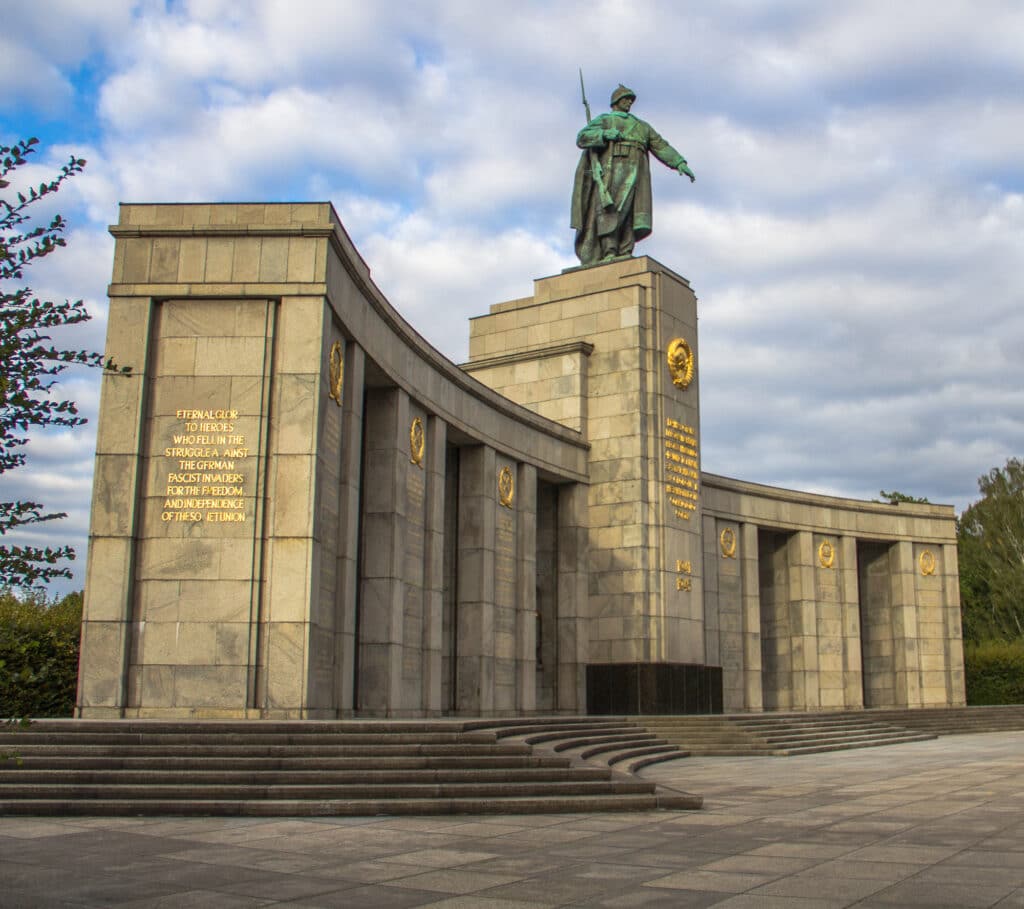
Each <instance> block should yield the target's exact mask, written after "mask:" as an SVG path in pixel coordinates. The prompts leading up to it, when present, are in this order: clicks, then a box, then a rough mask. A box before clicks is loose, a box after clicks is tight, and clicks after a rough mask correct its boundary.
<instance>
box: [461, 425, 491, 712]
mask: <svg viewBox="0 0 1024 909" xmlns="http://www.w3.org/2000/svg"><path fill="white" fill-rule="evenodd" d="M496 485H497V484H496V472H495V452H494V449H493V448H489V447H488V446H486V445H477V446H473V447H466V448H460V449H459V541H458V553H459V556H458V609H457V622H456V635H457V638H458V639H457V643H456V651H457V653H458V657H457V667H456V691H455V709H456V712H458V713H469V714H480V715H487V714H489V713H492V712H493V711H494V528H495V510H496V509H497V507H498V503H497V494H496Z"/></svg>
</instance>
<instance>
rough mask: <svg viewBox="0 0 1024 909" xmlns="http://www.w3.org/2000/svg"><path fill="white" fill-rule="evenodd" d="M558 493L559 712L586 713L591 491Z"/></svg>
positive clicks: (573, 487)
mask: <svg viewBox="0 0 1024 909" xmlns="http://www.w3.org/2000/svg"><path fill="white" fill-rule="evenodd" d="M558 493H559V494H558V631H557V633H558V691H557V709H558V710H560V711H564V712H577V711H578V712H583V711H585V710H586V663H587V644H588V640H589V627H588V619H589V615H588V609H587V602H588V601H587V595H588V576H587V561H588V557H589V553H588V547H587V527H588V519H587V487H586V486H584V485H583V484H581V483H572V484H567V485H565V486H561V487H559V490H558Z"/></svg>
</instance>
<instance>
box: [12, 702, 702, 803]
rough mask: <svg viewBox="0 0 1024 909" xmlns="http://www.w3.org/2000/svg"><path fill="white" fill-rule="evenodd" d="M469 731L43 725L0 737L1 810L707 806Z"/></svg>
mask: <svg viewBox="0 0 1024 909" xmlns="http://www.w3.org/2000/svg"><path fill="white" fill-rule="evenodd" d="M466 725H469V724H466ZM472 725H473V728H465V726H464V724H462V723H460V722H445V723H424V724H416V723H409V722H396V723H394V724H393V725H392V724H389V723H387V722H382V721H376V722H371V723H364V722H359V721H356V722H353V723H351V724H348V723H346V722H343V721H339V722H330V723H323V722H310V723H302V722H295V721H289V722H281V723H278V722H274V723H265V724H264V723H259V722H247V721H246V722H239V723H231V722H224V721H199V722H187V721H183V722H180V723H176V722H165V721H160V722H152V721H96V720H93V721H87V722H82V723H78V722H76V721H43V722H40V723H34V724H33V725H32V726H31V727H30V728H29V729H27V730H23V731H16V732H11V733H10V734H9V735H4V736H3V738H0V750H5V751H10V752H14V753H16V754H17V756H18V760H16V761H13V760H12V761H7V762H4V763H2V764H0V814H55V815H66V814H93V815H132V814H141V815H167V814H172V815H252V816H289V815H291V816H298V817H302V816H315V815H376V814H450V813H456V814H466V813H469V814H484V813H487V814H491V813H501V812H507V813H531V812H559V811H572V812H599V811H612V810H623V811H640V810H650V809H654V808H658V807H661V808H666V807H667V808H674V809H693V808H698V807H700V799H699V797H695V796H688V795H686V794H676V793H667V792H665V791H663V790H661V789H659V788H658V787H657V786H656V785H655V784H654V783H651V782H648V781H644V780H640V779H638V778H636V777H632V776H629V775H627V774H623V773H615V772H613V771H612V770H611V769H609V768H607V767H604V768H601V767H594V766H587V765H583V764H580V763H579V762H577V761H573V760H570V759H569V758H567V757H562V756H558V755H555V754H551V753H538V752H537V751H535V749H534V748H533V747H532V746H531V745H530V743H529V742H526V741H523V740H521V739H519V740H509V739H505V740H504V741H499V740H498V735H497V734H496V732H495V731H494V730H493V729H485V728H480V724H472ZM509 725H522V721H516V722H515V723H510V724H509ZM610 728H612V727H610V726H609V725H608V724H600V723H599V724H593V723H589V722H584V721H583V718H581V719H580V722H579V729H578V731H579V732H580V733H581V734H583V735H585V736H590V737H595V736H598V734H599V731H600V732H603V733H605V734H606V735H607V734H608V733H609V730H610ZM620 729H621V727H617V728H616V732H612V733H611V737H612V738H614V737H615V736H616V734H621V732H620V731H619V730H620ZM549 731H550V730H549ZM626 741H631V736H624V737H623V743H624V744H625V742H626ZM634 744H635V743H634Z"/></svg>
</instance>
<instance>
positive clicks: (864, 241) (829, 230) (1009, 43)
mask: <svg viewBox="0 0 1024 909" xmlns="http://www.w3.org/2000/svg"><path fill="white" fill-rule="evenodd" d="M1021 47H1024V6H1022V5H1021V4H1020V3H1018V2H995V0H991V2H970V3H968V2H957V0H943V2H941V3H934V2H919V0H901V2H900V3H898V4H894V3H891V2H874V0H858V2H849V3H847V2H835V3H829V4H823V3H820V2H810V0H806V2H805V0H773V2H757V0H744V2H740V0H724V2H716V3H697V2H668V0H666V2H657V0H634V2H630V3H625V2H611V0H606V2H591V3H577V2H553V3H552V2H545V3H540V2H523V3H518V4H515V5H514V6H513V5H502V6H501V7H498V6H494V7H489V6H487V5H484V4H480V3H478V2H463V0H438V2H422V3H417V2H409V3H402V4H376V5H374V4H366V3H355V2H339V0H329V2H327V0H325V2H312V0H310V2H301V0H291V2H251V3H237V2H226V0H195V2H174V3H166V2H155V0H154V2H137V3H136V2H128V0H124V2H120V0H104V2H103V3H90V2H85V0H81V2H70V0H66V2H58V0H39V2H37V3H34V4H21V5H17V6H15V7H14V8H12V9H10V10H5V12H4V31H3V34H2V35H0V84H3V85H4V86H5V90H4V92H3V94H2V95H0V136H2V137H3V141H5V142H7V141H8V140H11V139H14V138H17V137H25V136H28V135H37V136H39V138H40V139H41V140H43V142H44V145H45V147H44V148H43V150H42V151H41V153H40V155H39V156H38V158H37V160H36V162H35V163H34V164H33V168H32V169H31V171H30V172H29V173H28V174H27V176H29V177H32V178H34V179H36V180H37V181H38V179H39V178H41V176H42V175H44V174H45V173H47V172H49V171H52V170H53V168H54V167H55V165H56V164H57V163H59V162H61V161H62V160H64V159H66V157H67V156H68V155H69V154H71V153H72V152H73V153H75V154H77V155H81V156H83V157H85V158H87V159H88V161H89V164H88V167H87V168H86V173H85V174H84V175H82V176H81V177H78V178H76V179H75V180H74V181H73V182H72V183H71V184H69V185H68V186H67V188H66V189H65V190H63V191H62V192H61V193H60V196H59V198H58V200H57V202H58V204H57V206H56V207H57V209H58V210H60V211H61V212H62V213H63V214H64V215H65V217H67V218H68V219H69V220H70V221H71V224H72V231H71V234H70V241H71V243H70V246H69V247H68V248H67V249H66V250H63V251H62V252H61V253H60V254H59V255H58V256H54V257H52V258H51V259H49V260H47V261H46V262H45V263H42V264H41V265H40V266H39V267H38V268H37V269H35V270H34V271H33V273H31V275H30V281H31V283H32V285H33V287H34V289H35V290H36V291H37V292H39V293H40V294H47V295H49V296H50V297H51V298H56V299H64V298H66V297H71V298H78V297H81V298H84V299H85V300H86V301H87V303H88V305H89V307H90V309H91V310H92V312H93V313H94V315H95V320H94V321H93V322H92V323H90V324H89V325H88V326H86V327H84V328H79V329H77V330H76V331H75V332H74V334H73V335H72V336H71V339H70V343H73V344H75V345H76V346H88V345H92V346H93V347H95V348H101V347H102V345H103V337H104V331H105V314H106V303H105V287H106V283H107V282H108V281H109V276H110V268H111V255H112V248H113V244H112V241H111V238H110V237H109V235H108V234H107V232H106V228H107V225H109V224H111V223H114V222H115V221H116V219H117V203H118V202H119V201H130V202H143V201H199V200H202V201H248V200H253V201H257V200H261V201H262V200H266V201H275V200H283V199H315V200H321V199H329V200H330V201H332V202H333V203H334V205H335V207H336V208H337V210H338V212H339V214H340V215H341V217H342V220H343V221H344V222H345V224H346V227H347V228H348V230H349V233H350V234H351V235H352V237H353V239H354V240H355V242H356V244H357V246H358V247H359V249H360V251H361V252H362V254H363V256H364V258H365V259H366V261H367V262H368V263H369V265H370V268H371V269H372V272H373V276H374V279H375V280H376V282H377V283H378V285H379V286H380V287H381V288H382V289H383V290H384V292H385V293H386V294H387V295H388V297H389V299H390V300H391V302H392V303H393V304H394V305H395V306H396V307H397V308H398V309H399V310H400V311H401V312H402V313H403V314H404V315H405V316H406V318H407V319H408V320H409V321H410V322H411V323H412V324H413V325H414V326H415V327H416V328H417V329H418V330H420V331H421V332H422V333H423V334H424V335H425V336H426V337H427V338H428V339H429V340H430V341H431V342H432V343H433V344H435V346H437V347H438V348H439V349H440V350H441V351H442V352H444V353H445V354H447V355H448V356H450V357H451V358H452V359H453V360H456V361H462V360H463V359H465V356H466V346H467V326H466V320H467V318H468V317H470V316H472V315H478V314H480V313H483V312H485V311H486V309H487V307H488V305H489V304H491V303H494V302H497V301H500V300H504V299H510V298H513V297H521V296H525V295H527V294H529V293H530V292H531V287H532V283H531V282H532V280H533V279H534V278H536V277H542V276H544V275H548V274H552V273H555V272H557V271H559V270H560V269H561V268H564V267H566V266H568V265H572V264H574V263H575V260H574V258H573V253H572V234H571V232H570V230H569V227H568V215H569V211H568V209H569V205H568V203H569V192H570V188H571V182H572V175H573V171H574V169H575V166H576V160H577V151H576V149H575V145H574V138H575V133H576V131H577V130H578V129H579V128H580V127H581V126H582V120H583V108H582V105H581V104H580V100H579V96H578V81H577V79H578V77H577V67H579V66H582V68H583V71H584V74H585V76H586V80H587V90H588V95H589V98H590V102H591V106H592V108H593V111H594V113H597V112H598V111H600V110H603V109H606V108H607V103H608V96H609V94H610V93H611V90H612V89H613V88H614V87H615V86H616V84H617V83H618V82H620V81H621V82H624V83H626V84H627V85H629V86H630V87H632V88H633V89H634V90H635V91H636V92H637V95H638V100H637V103H636V106H635V107H634V110H633V112H634V113H635V114H636V115H637V116H640V117H642V118H643V119H646V120H648V121H649V122H650V123H651V124H652V125H653V126H655V128H656V129H657V130H658V131H659V132H660V133H661V134H662V135H663V136H664V137H665V138H666V139H668V141H670V142H671V143H672V144H673V145H675V146H676V147H677V148H678V149H679V150H680V151H682V152H683V154H684V155H686V157H687V158H688V159H689V161H690V164H691V166H692V168H693V170H694V172H695V173H696V174H697V182H696V184H694V185H692V186H691V185H690V183H689V181H687V180H683V179H681V178H680V177H679V176H678V175H677V174H675V173H674V172H671V171H668V170H667V169H665V168H662V167H661V166H660V165H658V164H657V162H655V163H654V164H653V168H654V171H655V172H654V194H655V212H654V220H655V223H654V233H653V235H652V236H651V238H650V239H648V240H646V241H644V243H643V244H641V245H640V246H639V247H638V252H642V253H646V254H648V255H651V256H654V257H655V258H657V259H658V260H660V261H661V262H663V263H664V264H666V265H668V266H669V267H670V268H672V269H674V270H675V271H677V272H679V273H681V274H683V275H685V276H686V277H688V278H689V279H690V281H691V282H692V284H693V287H694V289H695V291H696V292H697V295H698V297H699V300H700V304H699V307H700V308H699V312H700V319H701V323H700V325H701V328H700V330H701V358H702V364H701V369H702V396H703V397H702V434H703V440H702V441H703V445H702V453H703V465H704V468H705V469H706V470H710V471H713V472H716V473H721V474H725V475H728V476H736V477H740V478H743V479H748V480H754V481H758V482H765V483H772V484H777V485H781V486H787V487H793V488H800V489H808V490H813V491H818V492H825V493H833V494H840V495H850V496H856V497H865V498H870V497H872V496H877V494H878V491H879V489H881V488H885V489H899V490H902V491H904V492H908V493H912V494H914V495H922V496H927V497H928V498H930V499H931V500H932V501H937V502H946V503H952V504H954V505H956V506H957V508H958V509H960V508H963V507H964V506H965V505H966V504H968V503H969V502H970V501H971V500H972V499H973V498H974V496H975V494H976V488H977V487H976V480H977V477H978V476H979V475H980V474H981V473H984V472H986V471H988V470H989V469H991V468H992V467H995V466H1001V465H1002V464H1004V463H1005V461H1006V459H1007V458H1008V457H1011V456H1019V455H1021V454H1022V453H1024V365H1022V361H1024V358H1022V356H1021V352H1022V351H1024V292H1022V286H1024V281H1022V278H1021V266H1020V263H1021V262H1024V128H1022V125H1024V93H1022V92H1021V86H1022V85H1024V55H1022V54H1021V53H1020V48H1021ZM63 389H64V390H65V391H66V392H67V393H68V394H69V395H70V396H72V397H74V398H75V399H76V400H77V401H78V402H79V404H80V405H81V408H82V410H83V412H84V413H85V414H86V415H87V416H95V412H96V406H97V400H98V385H97V381H96V377H95V376H94V375H85V376H74V377H70V378H69V380H68V381H67V382H66V383H65V384H64V386H63ZM94 425H95V421H93V423H91V424H90V425H89V426H86V427H83V428H82V429H80V430H77V431H76V432H74V433H73V434H72V433H51V434H48V435H46V436H45V437H40V438H38V439H36V440H34V441H33V443H32V444H31V446H30V448H29V454H30V463H29V466H28V467H26V468H23V469H21V470H18V471H15V472H13V473H11V474H9V475H8V476H6V477H5V478H3V479H2V480H0V497H3V498H5V499H6V498H13V497H26V496H29V497H32V498H36V499H38V500H40V501H43V502H44V503H46V504H47V506H48V507H50V508H53V509H60V510H65V511H67V512H69V517H68V519H66V520H65V521H63V522H61V523H60V524H54V525H50V526H48V527H47V528H46V535H45V536H46V537H47V538H49V539H50V540H52V541H53V542H60V543H63V542H71V543H73V544H75V545H76V546H78V548H79V549H80V552H81V557H80V559H79V561H78V562H77V563H76V569H77V571H78V575H77V577H76V584H79V585H80V583H81V577H82V574H81V572H82V571H83V569H84V552H85V539H86V534H87V527H88V501H89V490H90V485H91V474H92V453H91V451H92V443H93V438H94V435H93V432H94ZM42 539H43V535H36V536H35V537H34V540H35V541H36V542H38V541H41V540H42Z"/></svg>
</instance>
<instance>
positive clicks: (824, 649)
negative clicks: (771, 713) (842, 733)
mask: <svg viewBox="0 0 1024 909" xmlns="http://www.w3.org/2000/svg"><path fill="white" fill-rule="evenodd" d="M813 543H814V552H813V553H812V559H813V560H814V601H815V602H814V609H815V625H814V628H813V629H812V631H813V634H814V638H815V651H816V653H817V659H818V673H817V695H818V706H820V707H823V708H834V709H839V708H841V707H843V706H844V704H845V702H846V687H845V682H844V678H843V607H842V596H843V584H842V582H843V565H844V562H843V548H842V546H841V545H840V543H839V539H838V538H837V537H834V536H832V535H831V534H821V535H819V534H815V535H814V536H813Z"/></svg>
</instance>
